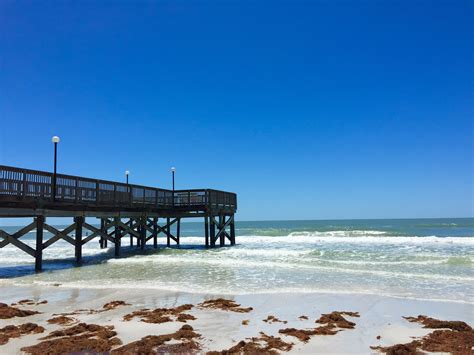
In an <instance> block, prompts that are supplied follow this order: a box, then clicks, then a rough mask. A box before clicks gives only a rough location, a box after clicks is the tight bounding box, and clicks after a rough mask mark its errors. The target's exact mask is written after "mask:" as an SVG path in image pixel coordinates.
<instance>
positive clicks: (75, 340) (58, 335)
mask: <svg viewBox="0 0 474 355" xmlns="http://www.w3.org/2000/svg"><path fill="white" fill-rule="evenodd" d="M113 329H114V327H113V326H101V325H96V324H86V323H79V324H77V325H75V326H72V327H70V328H66V329H63V330H56V331H54V332H51V333H50V334H48V335H47V336H45V337H43V338H41V339H40V340H43V341H41V342H40V343H38V344H36V345H32V346H27V347H24V348H21V351H23V352H25V353H28V354H35V355H36V354H38V355H42V354H63V353H67V354H70V353H79V352H83V353H102V352H108V351H110V350H111V349H112V347H114V346H117V345H121V344H122V342H121V341H120V339H119V338H116V337H115V336H116V335H117V333H116V332H115V331H114V330H113Z"/></svg>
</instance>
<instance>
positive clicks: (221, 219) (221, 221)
mask: <svg viewBox="0 0 474 355" xmlns="http://www.w3.org/2000/svg"><path fill="white" fill-rule="evenodd" d="M219 233H220V235H219V244H220V246H221V247H223V246H225V216H224V215H219Z"/></svg>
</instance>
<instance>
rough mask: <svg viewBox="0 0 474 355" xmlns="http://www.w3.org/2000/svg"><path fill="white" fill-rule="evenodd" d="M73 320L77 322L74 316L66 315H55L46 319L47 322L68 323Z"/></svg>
mask: <svg viewBox="0 0 474 355" xmlns="http://www.w3.org/2000/svg"><path fill="white" fill-rule="evenodd" d="M74 322H77V320H76V319H75V318H72V317H67V316H57V317H53V318H51V319H48V323H49V324H59V325H70V324H72V323H74Z"/></svg>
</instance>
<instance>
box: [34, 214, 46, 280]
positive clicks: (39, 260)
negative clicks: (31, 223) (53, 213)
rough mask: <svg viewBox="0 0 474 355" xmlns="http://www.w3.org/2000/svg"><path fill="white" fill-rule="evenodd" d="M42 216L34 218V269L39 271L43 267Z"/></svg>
mask: <svg viewBox="0 0 474 355" xmlns="http://www.w3.org/2000/svg"><path fill="white" fill-rule="evenodd" d="M44 219H45V218H44V216H38V217H36V218H35V222H36V250H35V271H36V272H40V271H41V270H42V269H43V225H44Z"/></svg>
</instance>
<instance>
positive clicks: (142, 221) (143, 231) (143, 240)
mask: <svg viewBox="0 0 474 355" xmlns="http://www.w3.org/2000/svg"><path fill="white" fill-rule="evenodd" d="M145 223H146V217H141V218H140V249H141V250H144V249H145V243H146V229H145Z"/></svg>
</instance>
